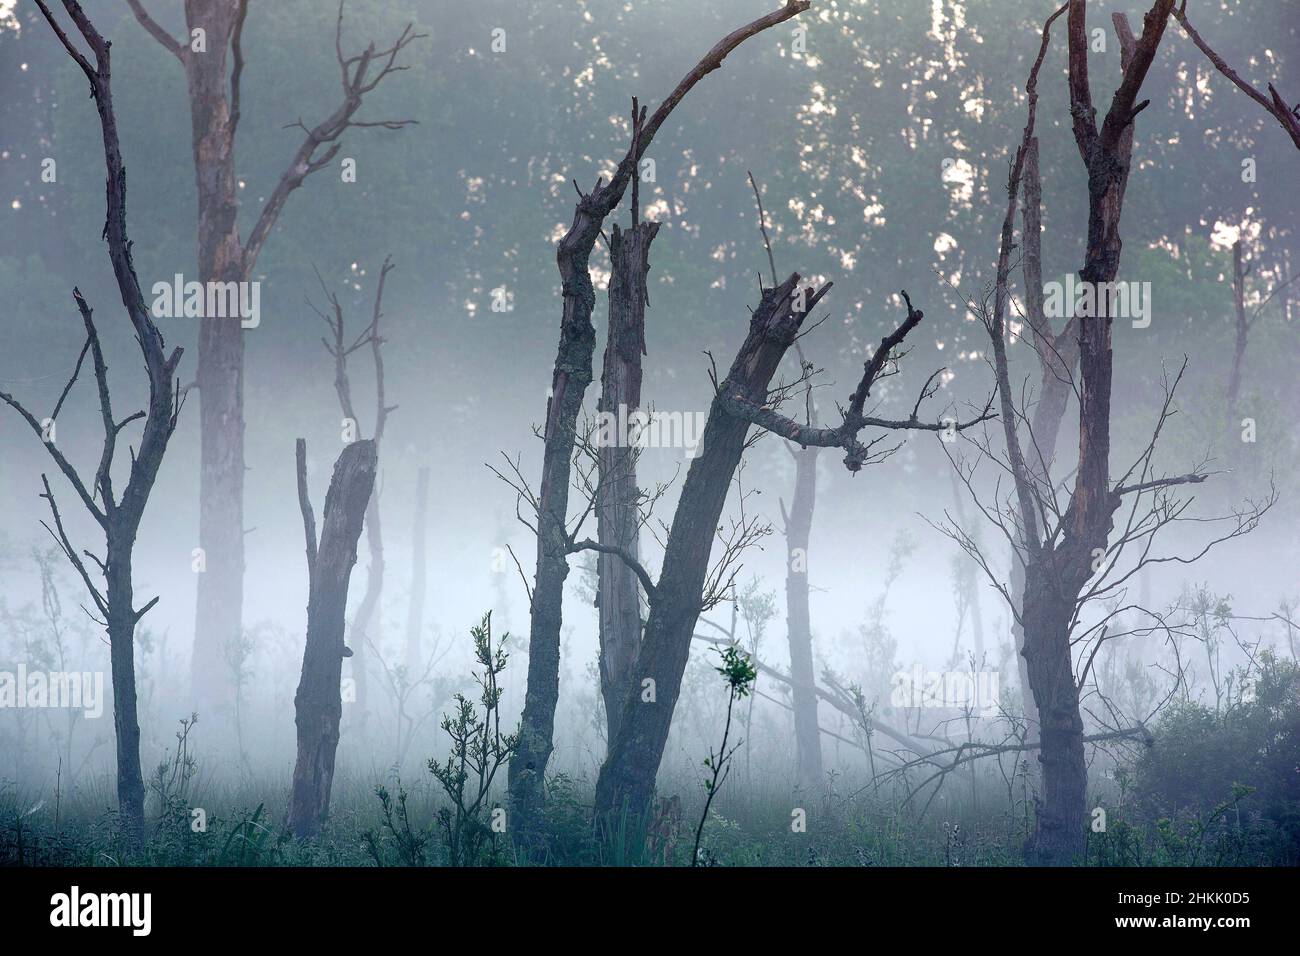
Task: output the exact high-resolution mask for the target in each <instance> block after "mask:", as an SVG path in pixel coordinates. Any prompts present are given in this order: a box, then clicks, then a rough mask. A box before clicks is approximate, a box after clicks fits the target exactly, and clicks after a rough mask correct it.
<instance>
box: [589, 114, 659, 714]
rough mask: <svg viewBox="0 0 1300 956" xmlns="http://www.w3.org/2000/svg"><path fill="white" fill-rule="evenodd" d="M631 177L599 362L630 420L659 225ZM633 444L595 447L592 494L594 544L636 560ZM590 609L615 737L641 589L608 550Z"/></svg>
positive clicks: (609, 391)
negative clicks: (643, 211) (627, 223)
mask: <svg viewBox="0 0 1300 956" xmlns="http://www.w3.org/2000/svg"><path fill="white" fill-rule="evenodd" d="M644 121H645V109H644V108H642V107H640V106H638V104H637V101H636V98H635V97H633V99H632V139H633V147H632V150H633V152H636V140H637V139H638V138H639V136H640V132H641V124H642V123H643V122H644ZM639 182H640V175H639V173H638V172H636V171H634V172H633V174H632V226H631V228H630V229H628V230H627V231H624V230H622V229H620V228H619V227H618V224H617V223H616V224H615V225H614V227H613V229H612V231H611V232H610V239H609V256H610V264H611V265H610V279H609V334H608V339H607V341H606V344H605V357H604V361H603V362H602V365H601V378H600V403H599V405H598V406H597V407H598V410H599V411H600V412H603V413H605V414H608V415H613V416H615V417H617V418H618V419H619V420H620V421H621V420H624V419H625V418H628V417H630V416H631V415H632V413H633V412H635V411H637V410H638V409H639V408H640V407H641V377H642V371H641V356H643V355H645V352H646V348H645V310H646V307H647V306H648V305H649V304H650V296H649V292H648V290H647V288H646V276H647V274H648V273H649V271H650V244H651V243H652V242H653V241H654V238H655V235H656V233H658V231H659V223H657V222H641V221H640V218H641V215H640V205H641V204H640V197H639V195H638V192H639V190H638V188H637V187H638V184H639ZM636 451H637V449H636V447H635V443H634V442H633V441H632V440H631V439H630V436H629V440H628V441H627V442H622V441H614V442H606V443H604V444H602V445H601V446H600V448H599V450H598V462H599V469H598V472H599V474H598V485H597V487H598V494H597V497H596V528H597V534H596V538H597V540H598V541H599V542H600V543H601V544H604V545H609V546H611V547H612V548H614V549H625V550H626V551H627V552H628V553H629V554H631V555H632V556H634V557H638V558H639V555H640V548H639V546H638V535H637V532H638V529H639V525H640V522H639V518H638V510H637V503H638V495H639V493H638V490H637V480H636V461H637V455H636ZM596 576H597V593H596V605H597V607H598V608H599V614H600V632H599V636H600V691H601V696H602V697H603V698H604V701H605V723H606V729H607V731H608V733H607V735H606V738H605V739H606V740H613V739H614V737H615V736H616V735H617V734H618V722H619V718H620V717H621V716H622V713H623V707H622V704H623V701H624V700H625V699H626V698H627V694H628V688H629V687H630V686H631V685H632V677H633V665H634V664H635V663H636V655H637V650H638V649H639V647H640V645H641V585H640V582H639V581H638V580H637V577H636V572H634V571H633V570H632V569H631V568H630V567H629V566H628V565H626V564H625V563H623V561H622V560H620V559H619V558H618V556H617V555H616V554H614V553H602V554H598V555H597V557H596Z"/></svg>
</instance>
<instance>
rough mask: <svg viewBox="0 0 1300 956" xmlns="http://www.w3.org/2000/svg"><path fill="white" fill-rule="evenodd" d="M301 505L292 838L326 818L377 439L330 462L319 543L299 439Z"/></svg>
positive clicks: (359, 444) (314, 829)
mask: <svg viewBox="0 0 1300 956" xmlns="http://www.w3.org/2000/svg"><path fill="white" fill-rule="evenodd" d="M297 454H298V504H299V507H300V508H301V509H302V517H303V529H304V532H305V535H306V539H307V571H308V580H309V597H308V599H307V644H306V647H305V648H304V650H303V656H302V677H301V679H300V681H299V683H298V692H297V694H296V695H294V700H293V703H294V710H295V712H296V724H297V728H298V759H297V763H296V764H295V765H294V768H293V791H292V794H291V795H290V798H289V819H288V826H289V829H290V830H292V831H293V833H294V835H295V836H298V837H301V838H306V837H311V836H313V835H315V834H316V833H317V832H318V831H319V830H320V827H321V825H322V824H323V823H324V821H325V818H326V816H327V815H328V814H329V805H330V787H331V785H332V784H333V782H334V756H335V753H336V752H337V750H338V744H339V721H340V720H341V718H342V716H343V700H342V697H341V696H340V692H339V685H340V682H341V680H342V675H343V657H344V654H345V652H346V648H345V647H344V644H343V630H344V626H345V612H346V610H347V602H348V579H349V578H350V577H351V575H352V568H353V566H354V565H355V564H356V563H357V541H358V540H360V538H361V526H362V523H363V522H364V520H365V515H366V508H367V504H368V502H369V501H370V494H371V491H372V490H373V488H374V484H375V471H376V469H377V467H378V452H377V451H376V448H375V443H374V441H371V440H363V441H355V442H353V443H351V444H350V445H348V446H347V447H346V448H344V449H343V453H342V454H341V455H339V458H338V461H337V462H336V463H335V464H334V474H333V477H331V478H330V486H329V492H328V493H327V494H326V496H325V511H324V514H323V516H322V523H321V535H320V545H319V547H318V546H317V544H316V521H315V518H314V517H313V515H312V510H311V501H310V499H309V497H308V495H307V446H306V443H305V442H304V441H303V440H302V439H301V438H300V439H298V448H297Z"/></svg>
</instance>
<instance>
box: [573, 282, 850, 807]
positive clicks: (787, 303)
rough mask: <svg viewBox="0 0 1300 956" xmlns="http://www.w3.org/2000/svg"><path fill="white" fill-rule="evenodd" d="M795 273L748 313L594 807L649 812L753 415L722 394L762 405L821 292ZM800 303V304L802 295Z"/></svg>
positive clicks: (683, 506)
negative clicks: (799, 307) (805, 286)
mask: <svg viewBox="0 0 1300 956" xmlns="http://www.w3.org/2000/svg"><path fill="white" fill-rule="evenodd" d="M798 284H799V276H798V274H795V275H791V276H790V278H788V279H786V281H785V282H783V283H781V285H779V286H777V287H775V288H771V289H764V290H763V298H762V301H761V303H760V304H759V306H758V308H757V309H755V310H754V315H753V318H752V319H751V320H750V326H749V334H748V336H747V337H746V339H745V342H744V344H743V345H742V346H741V348H740V351H739V352H738V353H737V355H736V359H735V361H734V362H733V363H732V366H731V371H730V373H729V374H728V376H727V378H726V380H725V381H724V382H722V383H721V385H719V387H718V391H717V394H716V395H715V396H714V399H713V402H712V404H711V406H710V408H709V416H708V420H707V422H706V423H705V426H704V437H703V441H702V443H701V444H702V450H701V451H700V453H699V455H698V456H697V457H696V458H695V459H694V460H693V461H692V462H691V467H690V469H689V471H687V473H686V481H685V483H684V484H683V486H682V493H681V498H680V499H679V501H678V505H677V511H676V513H675V515H674V516H673V524H672V529H671V530H670V532H669V534H668V543H667V547H666V549H665V551H664V560H663V572H662V574H661V576H660V578H659V582H658V583H657V584H656V585H655V587H654V590H653V591H652V592H651V595H650V614H649V617H648V618H647V621H646V627H645V635H644V637H643V638H642V641H641V653H640V655H639V656H638V658H637V663H636V674H635V679H636V683H635V684H634V685H633V687H632V688H631V689H630V691H629V693H628V696H627V699H626V700H625V701H624V704H623V717H622V721H621V724H620V727H619V732H618V736H617V737H615V738H614V739H613V740H612V741H610V748H609V753H608V755H607V756H606V758H605V763H604V764H603V766H602V767H601V768H600V776H599V778H598V779H597V782H596V815H597V817H598V818H601V817H609V816H610V815H612V814H617V813H619V812H620V810H621V809H622V808H624V807H626V809H627V810H628V811H629V812H630V813H632V814H641V813H644V812H645V810H646V808H647V807H648V806H649V804H650V800H651V797H652V796H653V793H654V785H655V776H656V774H657V773H658V771H659V762H660V760H661V759H662V758H663V751H664V745H665V744H666V743H667V741H668V730H669V727H670V725H671V724H672V717H673V710H674V709H675V707H676V705H677V697H678V695H679V693H680V691H681V682H682V674H683V673H684V672H685V670H686V661H687V659H688V657H689V656H690V646H691V635H692V634H693V633H694V630H695V623H696V621H697V620H698V618H699V615H700V611H701V609H702V607H703V604H704V585H705V577H706V575H707V573H708V568H709V555H710V553H711V551H712V548H713V541H714V537H715V535H716V533H717V528H718V519H719V518H720V517H721V515H722V508H723V505H724V504H725V502H726V499H727V491H728V489H729V488H730V486H731V480H732V477H733V475H734V474H735V471H736V467H737V466H738V465H739V464H740V459H741V456H742V454H743V453H744V450H745V436H746V434H747V433H748V431H749V422H748V421H746V420H744V419H742V418H740V417H739V416H737V415H734V414H733V413H732V412H731V411H730V410H729V406H728V403H727V401H726V398H727V397H728V396H731V397H734V398H736V399H738V400H741V401H746V402H749V403H753V404H756V405H758V406H762V405H764V404H765V403H766V402H767V398H768V385H769V383H770V382H771V380H772V376H773V374H775V372H776V369H777V367H778V366H779V365H780V363H781V359H782V358H783V357H784V355H785V353H786V350H787V349H789V348H790V346H791V345H792V344H793V343H794V339H795V335H796V334H797V333H798V329H799V325H800V323H801V322H802V320H803V316H804V315H805V314H806V313H807V312H808V311H811V309H812V308H813V307H814V305H815V304H816V303H817V301H818V299H819V298H820V296H821V295H822V294H824V292H825V288H823V289H822V290H821V291H820V292H815V291H813V290H811V289H809V290H804V291H803V292H802V293H801V294H799V295H796V289H797V287H798ZM797 299H802V300H804V302H803V304H804V310H803V311H801V312H798V313H796V312H795V311H794V307H795V305H796V300H797Z"/></svg>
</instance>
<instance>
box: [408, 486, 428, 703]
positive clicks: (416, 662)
mask: <svg viewBox="0 0 1300 956" xmlns="http://www.w3.org/2000/svg"><path fill="white" fill-rule="evenodd" d="M428 509H429V469H428V468H421V469H420V471H419V474H418V475H417V477H416V479H415V517H414V518H413V519H412V523H411V604H410V607H409V608H408V610H407V614H406V674H407V679H408V680H415V675H416V674H418V673H419V672H420V654H421V649H420V641H421V635H422V633H423V631H424V596H425V589H426V588H427V586H428V583H429V582H428V579H429V573H428V570H427V569H426V567H425V553H424V551H425V543H424V532H425V524H426V522H427V521H428Z"/></svg>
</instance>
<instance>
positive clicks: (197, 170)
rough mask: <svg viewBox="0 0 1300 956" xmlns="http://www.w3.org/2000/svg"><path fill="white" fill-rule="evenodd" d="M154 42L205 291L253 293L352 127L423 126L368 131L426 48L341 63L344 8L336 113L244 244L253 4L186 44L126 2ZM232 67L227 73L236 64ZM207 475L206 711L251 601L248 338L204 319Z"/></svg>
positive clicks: (199, 19) (233, 2)
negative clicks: (248, 22) (186, 165)
mask: <svg viewBox="0 0 1300 956" xmlns="http://www.w3.org/2000/svg"><path fill="white" fill-rule="evenodd" d="M128 4H129V5H130V7H131V12H132V13H133V14H134V15H135V18H136V19H137V20H138V21H139V22H140V24H141V25H142V26H143V27H144V28H145V30H147V31H148V33H149V34H150V36H152V37H153V38H154V39H155V40H157V41H158V42H159V43H160V44H161V45H162V46H163V48H164V49H166V50H167V52H169V53H171V54H172V55H173V56H174V57H176V59H177V60H178V61H179V62H180V64H181V66H182V68H183V69H184V70H185V81H186V86H187V88H188V91H189V101H190V127H191V146H192V153H193V161H194V178H195V184H196V187H197V195H198V267H199V280H200V281H201V282H204V283H208V282H247V281H249V280H250V277H251V276H252V275H253V274H254V266H255V265H256V263H257V257H258V255H259V254H260V253H261V251H262V247H263V245H264V244H265V243H266V240H267V237H268V236H269V235H270V234H271V230H272V229H273V228H274V227H275V224H276V222H277V221H278V220H279V217H280V213H281V211H282V210H283V209H284V205H285V203H286V202H287V201H288V198H289V196H290V195H291V194H292V193H293V192H294V191H295V190H297V189H298V187H299V186H301V185H302V184H303V182H304V181H305V180H306V179H307V177H308V176H310V175H312V174H313V173H315V172H318V171H320V170H322V169H325V168H326V167H328V166H330V165H331V164H332V163H333V162H334V160H335V157H336V156H337V155H338V152H339V149H340V147H341V145H342V144H341V143H340V141H339V140H340V137H342V135H343V134H344V133H345V132H346V131H347V130H348V129H351V128H357V129H359V128H365V127H379V128H382V129H389V130H393V129H400V128H402V127H403V126H407V125H410V124H412V123H414V122H415V121H414V120H361V119H358V118H357V112H358V111H359V110H360V108H361V106H362V103H363V101H364V99H365V97H366V96H367V95H369V94H370V93H371V91H373V90H374V89H375V88H376V87H377V86H379V84H380V83H381V82H382V81H383V80H384V78H385V77H387V76H389V75H390V74H392V73H396V72H399V71H401V70H404V69H406V67H404V66H400V65H398V63H397V59H398V56H399V55H400V54H401V52H402V50H404V49H405V48H406V47H407V46H408V45H409V44H410V43H411V42H413V41H414V40H417V39H420V38H422V37H423V34H419V33H415V32H413V29H412V26H411V25H410V24H407V26H406V28H405V29H404V30H403V31H402V33H401V35H400V36H398V38H397V39H396V40H395V41H394V42H393V44H392V45H391V46H389V47H387V48H385V49H382V50H377V49H375V45H374V43H373V42H372V43H370V44H369V45H368V46H367V47H366V49H365V50H364V51H362V52H361V53H355V54H344V52H343V2H342V0H340V3H339V13H338V20H337V24H336V27H335V33H334V49H335V53H336V56H337V58H338V64H339V70H340V73H341V81H342V97H341V100H340V102H339V105H338V106H337V107H336V108H335V110H334V111H333V112H332V113H330V114H329V115H328V116H327V117H325V118H324V119H322V120H321V121H320V122H319V123H317V124H316V125H315V126H312V127H310V128H309V127H308V126H307V125H306V124H305V123H303V121H302V120H301V119H298V120H297V121H296V122H293V123H291V124H289V126H287V127H286V129H287V128H290V127H295V128H298V129H301V130H302V133H303V140H302V143H301V145H299V146H298V148H297V149H296V150H295V151H294V154H293V157H292V158H291V159H290V161H289V164H288V167H287V168H286V169H285V172H284V173H283V175H282V176H281V177H280V180H279V182H278V183H277V184H276V186H275V188H274V189H273V190H272V191H271V195H270V197H269V198H268V199H267V201H266V203H265V204H264V205H263V206H262V208H261V211H260V212H259V213H258V216H257V221H256V222H255V223H254V225H253V228H252V231H251V232H250V233H249V234H248V238H247V239H246V240H242V239H241V238H240V233H239V224H238V207H239V195H238V190H237V188H236V184H237V181H238V178H239V177H238V176H237V175H236V171H235V135H236V132H237V129H238V126H239V119H240V84H241V80H242V77H243V70H244V54H243V46H242V37H243V31H244V21H245V18H246V16H247V14H248V0H206V2H203V3H186V4H185V31H186V40H185V41H184V42H182V41H180V40H177V39H176V38H175V37H173V36H172V35H171V34H170V33H169V32H168V31H167V30H166V29H164V28H163V27H162V26H161V25H160V24H158V22H157V21H155V20H154V19H153V18H152V17H151V16H150V14H149V13H148V12H147V11H146V9H145V8H144V6H143V4H142V2H141V0H128ZM228 61H229V63H228ZM196 385H197V387H198V390H199V404H200V407H199V431H200V475H199V546H200V548H202V549H203V552H204V555H205V561H206V570H205V571H204V573H203V574H202V575H200V576H199V581H198V604H197V611H196V614H195V629H194V657H193V672H192V673H193V678H192V679H193V685H194V693H195V697H196V699H197V700H198V701H199V702H200V706H203V705H216V704H221V703H224V701H225V700H227V699H228V698H229V696H230V694H231V683H230V680H229V675H228V673H227V668H226V667H225V666H224V665H223V660H224V652H225V649H226V647H227V645H228V644H229V643H230V642H231V641H232V640H238V639H239V638H240V635H241V631H242V620H243V596H244V534H245V531H244V471H245V464H244V337H243V329H242V327H241V323H239V322H232V321H231V320H230V319H228V318H216V317H211V316H208V317H205V318H203V319H202V320H201V322H200V326H199V358H198V374H197V380H196Z"/></svg>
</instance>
